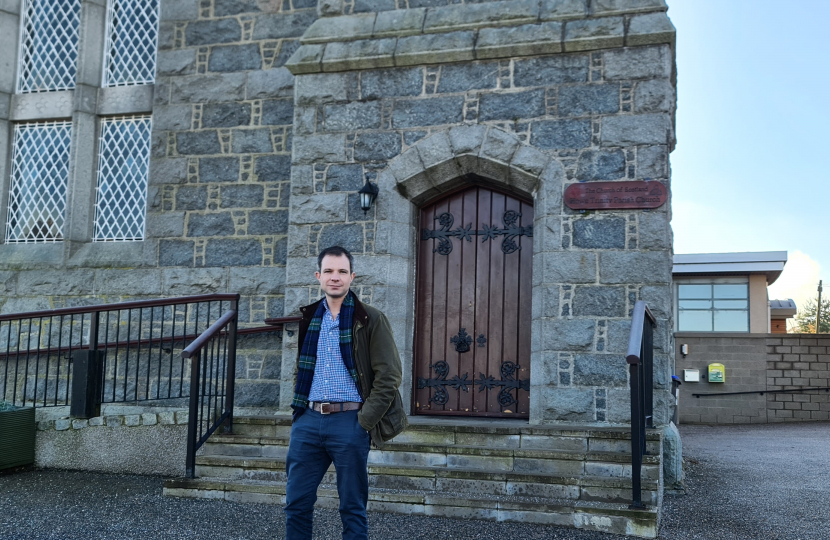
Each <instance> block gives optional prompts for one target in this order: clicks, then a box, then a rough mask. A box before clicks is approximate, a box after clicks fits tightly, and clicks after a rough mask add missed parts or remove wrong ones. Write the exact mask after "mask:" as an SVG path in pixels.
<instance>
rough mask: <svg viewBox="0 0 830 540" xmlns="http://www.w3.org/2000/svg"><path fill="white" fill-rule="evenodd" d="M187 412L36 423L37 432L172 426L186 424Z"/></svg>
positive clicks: (150, 413) (148, 413)
mask: <svg viewBox="0 0 830 540" xmlns="http://www.w3.org/2000/svg"><path fill="white" fill-rule="evenodd" d="M188 417H189V414H188V411H167V412H145V413H141V414H114V415H107V416H97V417H95V418H90V419H82V418H69V417H65V418H55V419H49V420H41V421H39V422H38V423H37V430H38V431H68V430H79V429H85V428H94V427H110V428H112V427H122V426H123V427H136V426H156V425H162V426H172V425H182V424H185V425H186V424H187V420H188Z"/></svg>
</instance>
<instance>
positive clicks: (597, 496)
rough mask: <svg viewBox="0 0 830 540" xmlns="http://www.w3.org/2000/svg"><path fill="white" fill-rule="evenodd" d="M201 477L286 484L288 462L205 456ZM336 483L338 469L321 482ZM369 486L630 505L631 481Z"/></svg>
mask: <svg viewBox="0 0 830 540" xmlns="http://www.w3.org/2000/svg"><path fill="white" fill-rule="evenodd" d="M196 465H197V473H198V474H199V475H200V477H211V478H222V479H224V480H229V481H233V480H240V479H241V480H255V481H273V482H285V480H286V477H285V461H284V460H282V459H271V458H265V457H248V458H240V457H233V456H201V457H199V458H197V460H196ZM323 481H324V482H326V483H330V484H334V483H335V482H336V473H335V470H334V467H333V466H332V467H330V468H329V471H328V473H327V475H326V477H325V478H324V480H323ZM369 485H370V486H371V487H373V488H381V489H414V490H423V491H436V492H444V491H452V492H456V493H465V494H473V495H511V496H513V495H526V496H532V497H545V498H561V499H570V500H582V501H602V502H616V503H627V502H630V500H631V479H630V478H625V477H622V478H621V477H609V476H593V475H586V474H583V475H579V476H574V475H562V474H550V473H541V472H534V473H521V472H512V471H511V472H495V471H489V470H481V469H473V468H441V467H430V466H397V465H384V464H370V465H369ZM642 497H643V502H645V503H646V504H656V503H657V501H658V500H659V479H657V478H652V479H648V478H645V479H643V486H642Z"/></svg>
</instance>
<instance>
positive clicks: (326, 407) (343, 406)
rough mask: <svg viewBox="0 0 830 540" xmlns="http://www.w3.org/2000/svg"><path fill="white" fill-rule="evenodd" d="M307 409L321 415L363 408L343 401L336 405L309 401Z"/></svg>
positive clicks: (359, 404)
mask: <svg viewBox="0 0 830 540" xmlns="http://www.w3.org/2000/svg"><path fill="white" fill-rule="evenodd" d="M308 405H309V408H310V409H312V410H314V411H317V412H318V413H321V414H331V413H335V412H343V411H357V410H360V408H361V407H363V403H357V402H355V401H343V402H338V403H326V402H324V401H309V402H308Z"/></svg>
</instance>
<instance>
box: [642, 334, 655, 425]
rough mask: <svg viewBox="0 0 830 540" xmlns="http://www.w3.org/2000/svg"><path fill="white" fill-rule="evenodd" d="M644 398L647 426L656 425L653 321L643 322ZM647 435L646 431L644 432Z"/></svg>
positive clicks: (644, 413)
mask: <svg viewBox="0 0 830 540" xmlns="http://www.w3.org/2000/svg"><path fill="white" fill-rule="evenodd" d="M642 370H643V383H644V384H643V398H644V401H645V408H644V409H643V415H644V416H645V420H646V426H647V427H650V428H653V427H654V329H653V328H652V326H651V321H649V320H648V318H646V320H645V321H644V322H643V366H642ZM643 435H644V436H645V433H644V434H643Z"/></svg>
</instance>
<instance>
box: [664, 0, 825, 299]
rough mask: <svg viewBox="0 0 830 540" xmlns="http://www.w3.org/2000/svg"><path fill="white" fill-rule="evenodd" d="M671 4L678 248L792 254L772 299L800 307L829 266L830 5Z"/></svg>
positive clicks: (740, 0)
mask: <svg viewBox="0 0 830 540" xmlns="http://www.w3.org/2000/svg"><path fill="white" fill-rule="evenodd" d="M667 3H668V4H669V17H670V18H671V20H672V22H673V23H674V25H675V27H676V28H677V70H678V83H677V94H678V106H677V147H676V149H675V151H674V152H673V153H672V155H671V165H672V190H673V199H672V205H673V206H672V208H673V220H672V227H673V229H674V248H675V253H701V252H728V251H777V250H786V251H788V252H789V262H788V263H787V267H786V268H785V270H784V273H783V274H782V276H781V278H779V280H778V282H776V284H774V285H773V286H772V287H771V289H770V296H771V298H793V299H795V300H796V302H797V303H798V304H799V306H800V305H801V304H802V302H803V301H804V300H805V299H806V298H807V297H809V296H810V295H815V289H816V285H817V283H816V282H817V280H818V279H819V278H821V279H825V278H827V277H828V276H829V275H828V274H826V272H827V270H828V269H830V182H829V181H828V180H830V178H828V161H830V140H828V139H830V137H828V135H830V69H828V68H829V67H830V60H828V55H830V46H828V43H830V39H828V38H830V30H829V29H828V28H827V22H828V21H830V1H827V0H787V1H781V0H776V1H770V0H667ZM826 285H827V287H826V289H825V290H826V291H828V294H830V283H827V284H826Z"/></svg>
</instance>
